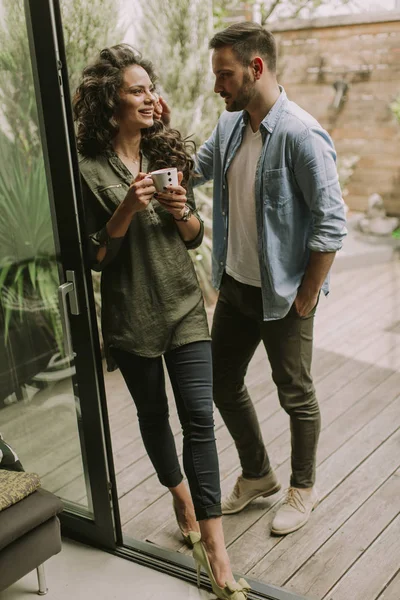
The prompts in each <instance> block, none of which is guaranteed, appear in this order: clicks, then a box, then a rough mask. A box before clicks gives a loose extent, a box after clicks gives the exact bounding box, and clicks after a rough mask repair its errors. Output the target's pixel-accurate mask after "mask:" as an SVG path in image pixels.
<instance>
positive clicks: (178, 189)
mask: <svg viewBox="0 0 400 600" xmlns="http://www.w3.org/2000/svg"><path fill="white" fill-rule="evenodd" d="M149 175H151V173H150V174H149ZM177 175H178V185H168V186H165V187H164V188H163V190H164V191H162V192H161V191H160V192H158V191H157V192H156V193H155V194H154V197H155V198H156V199H157V200H158V202H159V203H160V204H161V206H163V207H164V208H165V210H166V211H168V212H169V213H170V214H171V215H172V216H173V217H174V219H177V220H180V219H181V218H182V217H183V215H184V210H185V207H186V202H187V197H186V190H185V188H184V187H183V186H181V183H182V179H183V173H182V172H181V171H178V174H177Z"/></svg>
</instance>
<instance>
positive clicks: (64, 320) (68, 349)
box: [58, 271, 80, 359]
mask: <svg viewBox="0 0 400 600" xmlns="http://www.w3.org/2000/svg"><path fill="white" fill-rule="evenodd" d="M65 276H66V279H67V282H66V283H62V284H61V285H60V286H59V288H58V302H59V306H60V317H61V325H62V330H63V339H64V351H65V356H66V357H70V358H71V359H72V358H73V357H74V356H75V352H74V350H73V347H72V338H71V327H70V323H69V312H68V300H67V298H69V307H70V310H71V314H72V315H79V314H80V311H79V302H78V294H77V289H76V282H75V271H66V273H65Z"/></svg>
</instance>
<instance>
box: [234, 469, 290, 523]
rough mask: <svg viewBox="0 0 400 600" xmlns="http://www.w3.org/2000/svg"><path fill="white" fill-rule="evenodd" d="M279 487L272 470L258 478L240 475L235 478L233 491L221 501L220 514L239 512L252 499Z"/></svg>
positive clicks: (274, 491) (277, 489) (275, 490)
mask: <svg viewBox="0 0 400 600" xmlns="http://www.w3.org/2000/svg"><path fill="white" fill-rule="evenodd" d="M280 489H281V484H280V483H279V481H278V480H277V478H276V475H275V473H274V471H273V470H272V469H271V470H270V472H269V473H267V474H266V475H264V476H263V477H260V478H259V479H245V478H244V477H243V476H242V475H240V477H238V478H237V481H236V483H235V487H234V488H233V491H232V492H231V493H230V494H229V496H227V497H226V498H224V499H223V501H222V514H223V515H233V514H235V513H238V512H240V511H241V510H243V509H244V508H245V506H247V505H248V504H250V502H251V501H252V500H255V499H256V498H259V497H260V496H262V497H263V498H266V497H267V496H272V494H275V493H276V492H279V490H280Z"/></svg>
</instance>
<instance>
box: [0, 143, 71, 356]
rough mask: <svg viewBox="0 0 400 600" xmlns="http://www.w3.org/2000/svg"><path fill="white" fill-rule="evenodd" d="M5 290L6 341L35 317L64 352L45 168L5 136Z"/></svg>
mask: <svg viewBox="0 0 400 600" xmlns="http://www.w3.org/2000/svg"><path fill="white" fill-rule="evenodd" d="M0 210H1V214H2V219H1V221H0V290H1V303H2V307H3V318H4V324H5V339H6V340H7V337H8V332H9V326H10V321H11V319H12V317H13V316H14V315H16V314H19V317H20V320H22V316H23V312H24V311H29V312H31V313H35V317H36V318H37V320H38V321H40V324H41V325H43V324H44V325H46V326H47V328H48V329H49V330H50V331H52V332H53V335H54V338H55V341H56V344H57V347H58V348H59V350H60V351H62V331H61V325H60V321H59V316H58V305H57V286H58V270H57V259H56V251H55V248H54V241H53V235H52V227H51V216H50V207H49V201H48V194H47V185H46V177H45V171H44V165H43V161H42V159H41V158H36V159H32V160H31V161H30V164H29V165H28V166H27V164H26V157H25V153H24V152H23V151H22V149H21V147H20V146H19V145H17V144H16V143H15V142H13V141H11V140H9V139H8V138H7V137H6V136H5V135H4V133H1V132H0Z"/></svg>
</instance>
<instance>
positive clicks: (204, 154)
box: [192, 125, 218, 187]
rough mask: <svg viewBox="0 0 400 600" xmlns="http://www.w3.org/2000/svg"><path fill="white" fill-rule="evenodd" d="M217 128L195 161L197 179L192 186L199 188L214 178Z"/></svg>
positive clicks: (194, 179) (200, 149) (195, 178)
mask: <svg viewBox="0 0 400 600" xmlns="http://www.w3.org/2000/svg"><path fill="white" fill-rule="evenodd" d="M217 127H218V125H217V126H216V127H215V128H214V131H213V132H212V134H211V135H210V137H209V138H208V140H207V141H206V142H204V144H203V145H202V146H201V147H200V148H199V150H198V152H197V154H196V156H195V157H194V159H195V165H194V172H195V173H196V175H197V177H194V178H193V180H192V185H193V186H195V187H197V186H198V185H202V184H203V183H205V182H206V181H210V180H211V179H213V177H214V148H215V139H216V136H217Z"/></svg>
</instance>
